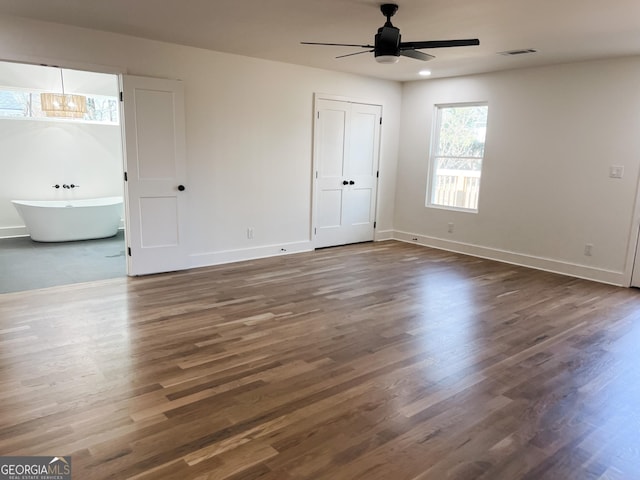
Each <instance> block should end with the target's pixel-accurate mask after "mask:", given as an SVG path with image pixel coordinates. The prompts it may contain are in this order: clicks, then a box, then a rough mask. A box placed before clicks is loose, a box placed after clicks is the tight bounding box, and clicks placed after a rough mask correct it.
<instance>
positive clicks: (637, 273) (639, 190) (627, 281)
mask: <svg viewBox="0 0 640 480" xmlns="http://www.w3.org/2000/svg"><path fill="white" fill-rule="evenodd" d="M636 185H637V187H636V199H635V203H634V206H633V216H632V222H631V228H630V231H629V239H628V240H627V261H626V262H625V266H624V274H623V277H622V284H623V286H625V287H631V286H634V285H635V286H640V255H638V253H639V252H638V248H639V247H640V178H639V179H638V181H637V182H636ZM636 264H638V268H637V269H636V268H635V267H636ZM634 279H635V281H634Z"/></svg>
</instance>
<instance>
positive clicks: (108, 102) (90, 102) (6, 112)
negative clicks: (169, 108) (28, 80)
mask: <svg viewBox="0 0 640 480" xmlns="http://www.w3.org/2000/svg"><path fill="white" fill-rule="evenodd" d="M86 97H87V111H86V113H85V114H84V116H83V117H82V118H75V119H71V120H72V121H80V122H97V123H108V124H118V122H119V119H118V99H117V98H116V97H108V96H103V95H86ZM0 117H4V118H7V117H9V118H46V119H47V120H52V121H59V120H60V119H57V118H51V117H47V116H46V114H45V113H44V112H43V111H42V105H41V104H40V91H36V90H26V89H22V90H6V89H5V90H0ZM64 120H66V121H68V120H69V119H68V118H65V119H64Z"/></svg>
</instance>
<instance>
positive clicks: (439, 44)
mask: <svg viewBox="0 0 640 480" xmlns="http://www.w3.org/2000/svg"><path fill="white" fill-rule="evenodd" d="M380 11H381V12H382V14H383V15H384V16H385V17H387V21H386V22H385V24H384V25H383V26H382V27H380V28H379V29H378V33H376V36H375V41H374V44H373V45H353V44H349V43H318V42H301V43H302V44H303V45H329V46H335V47H359V48H367V49H369V50H364V51H362V52H355V53H348V54H347V55H340V56H339V57H336V58H344V57H350V56H352V55H360V54H361V53H371V52H373V54H374V55H375V58H376V61H377V62H378V63H396V62H397V61H398V60H399V59H400V56H401V55H402V56H403V57H409V58H415V59H416V60H422V61H424V62H426V61H427V60H431V59H432V58H435V57H434V56H433V55H429V54H428V53H424V52H420V51H419V50H422V49H423V48H445V47H468V46H474V45H480V40H478V39H477V38H468V39H462V40H429V41H424V42H401V41H400V29H399V28H397V27H394V26H393V25H392V24H391V17H393V16H394V15H395V14H396V12H397V11H398V5H396V4H395V3H385V4H383V5H380Z"/></svg>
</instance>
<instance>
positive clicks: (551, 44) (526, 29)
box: [0, 0, 640, 81]
mask: <svg viewBox="0 0 640 480" xmlns="http://www.w3.org/2000/svg"><path fill="white" fill-rule="evenodd" d="M381 3H383V2H381V1H375V0H269V1H265V0H227V1H225V2H222V1H215V0H185V1H177V0H108V1H105V0H0V13H6V14H9V15H16V16H24V17H30V18H34V19H39V20H45V21H51V22H57V23H64V24H70V25H77V26H82V27H88V28H93V29H98V30H105V31H111V32H118V33H124V34H128V35H134V36H137V37H144V38H150V39H156V40H162V41H166V42H172V43H178V44H183V45H191V46H196V47H201V48H206V49H210V50H217V51H221V52H229V53H235V54H239V55H246V56H251V57H258V58H265V59H270V60H276V61H282V62H288V63H295V64H300V65H308V66H312V67H318V68H325V69H330V70H339V71H343V72H352V73H356V74H361V75H368V76H373V77H378V78H383V79H390V80H398V81H406V80H415V79H418V78H419V77H418V75H417V73H418V71H419V70H420V69H422V68H428V69H430V70H431V71H432V78H437V77H447V76H454V75H464V74H472V73H480V72H488V71H495V70H503V69H510V68H520V67H525V66H534V65H545V64H553V63H565V62H571V61H577V60H587V59H597V58H605V57H616V56H628V55H640V1H638V0H608V1H605V0H398V1H397V3H398V4H399V5H400V9H399V11H398V13H397V14H396V16H395V17H394V18H393V24H394V25H395V26H397V27H399V28H400V30H401V33H402V40H403V41H418V40H447V39H454V38H479V39H480V46H479V47H461V48H449V49H437V50H435V49H434V50H427V51H426V52H428V53H431V54H434V55H436V57H437V58H436V59H435V60H432V61H429V62H420V61H417V60H413V59H410V58H401V59H400V62H399V63H398V64H394V65H380V64H377V63H376V62H375V61H374V59H373V54H363V55H356V56H354V57H348V58H343V59H335V58H334V57H335V56H337V55H342V54H346V53H351V52H354V51H358V49H354V48H348V47H321V46H305V45H300V43H299V42H301V41H311V42H334V43H354V44H369V43H372V42H373V36H374V34H375V33H376V30H377V28H378V27H380V26H382V24H383V23H384V17H383V16H382V14H381V13H380V11H379V5H380V4H381ZM524 48H533V49H536V50H538V53H536V54H533V55H523V56H517V57H506V56H501V55H497V52H501V51H505V50H514V49H524Z"/></svg>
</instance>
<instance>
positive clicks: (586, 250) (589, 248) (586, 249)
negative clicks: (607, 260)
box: [584, 243, 593, 257]
mask: <svg viewBox="0 0 640 480" xmlns="http://www.w3.org/2000/svg"><path fill="white" fill-rule="evenodd" d="M584 254H585V255H586V256H587V257H590V256H591V255H592V254H593V244H592V243H587V244H586V245H585V246H584Z"/></svg>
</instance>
